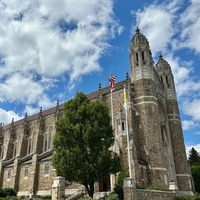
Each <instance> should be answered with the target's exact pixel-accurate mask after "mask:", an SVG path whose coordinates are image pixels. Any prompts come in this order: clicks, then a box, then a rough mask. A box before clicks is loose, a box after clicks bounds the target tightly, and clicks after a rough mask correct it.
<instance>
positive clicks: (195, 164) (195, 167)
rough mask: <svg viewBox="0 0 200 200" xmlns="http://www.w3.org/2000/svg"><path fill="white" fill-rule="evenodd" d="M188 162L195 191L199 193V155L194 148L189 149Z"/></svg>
mask: <svg viewBox="0 0 200 200" xmlns="http://www.w3.org/2000/svg"><path fill="white" fill-rule="evenodd" d="M188 161H189V163H190V165H191V172H192V177H193V180H194V186H195V190H196V192H198V193H200V155H199V153H198V152H197V151H196V150H195V148H192V149H190V151H189V158H188Z"/></svg>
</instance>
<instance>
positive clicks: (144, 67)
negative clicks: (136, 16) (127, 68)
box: [130, 28, 154, 83]
mask: <svg viewBox="0 0 200 200" xmlns="http://www.w3.org/2000/svg"><path fill="white" fill-rule="evenodd" d="M153 63H154V62H153V58H152V54H151V50H150V47H149V42H148V40H147V39H146V37H145V36H144V35H143V34H141V33H140V30H139V29H138V28H137V29H136V34H135V36H134V37H133V39H132V41H131V44H130V65H131V74H132V76H131V82H132V83H133V82H134V81H136V80H138V79H141V78H150V79H154V77H153Z"/></svg>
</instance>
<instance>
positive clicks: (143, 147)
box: [130, 28, 168, 186]
mask: <svg viewBox="0 0 200 200" xmlns="http://www.w3.org/2000/svg"><path fill="white" fill-rule="evenodd" d="M130 70H131V87H132V89H133V104H134V107H135V110H136V111H137V113H138V114H139V117H137V118H135V119H134V120H137V121H135V123H136V124H139V126H140V130H141V131H140V133H137V134H136V138H137V141H138V144H137V151H138V156H139V157H138V159H139V160H144V161H145V162H146V163H147V166H148V169H147V172H146V173H147V174H148V185H152V184H161V185H166V186H167V185H168V180H167V173H166V172H167V169H166V166H165V163H164V159H163V154H164V152H163V146H162V136H161V134H160V132H161V131H160V124H159V123H158V122H159V120H160V116H159V108H158V99H157V84H156V80H157V74H156V71H155V68H154V62H153V58H152V54H151V50H150V47H149V42H148V40H147V39H146V37H145V36H144V35H143V34H141V33H140V30H139V29H138V28H137V30H136V34H135V35H134V36H133V38H132V40H131V44H130Z"/></svg>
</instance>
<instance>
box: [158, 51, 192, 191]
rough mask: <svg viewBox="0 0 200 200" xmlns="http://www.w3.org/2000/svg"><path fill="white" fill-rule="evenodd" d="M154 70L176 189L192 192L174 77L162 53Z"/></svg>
mask: <svg viewBox="0 0 200 200" xmlns="http://www.w3.org/2000/svg"><path fill="white" fill-rule="evenodd" d="M156 72H157V73H158V75H159V78H160V81H161V82H162V83H163V86H164V91H165V102H166V111H167V123H168V127H169V132H170V138H171V145H172V152H173V159H174V165H175V174H176V180H177V185H178V189H179V190H180V191H181V192H184V193H186V194H193V192H192V184H191V182H192V181H191V180H192V179H191V177H190V171H189V166H188V162H187V157H186V151H185V145H184V138H183V131H182V125H181V119H180V113H179V108H178V101H177V97H176V89H175V84H174V77H173V74H172V70H171V67H170V65H169V63H168V62H167V61H166V60H165V59H163V57H162V55H160V58H159V60H158V62H157V64H156Z"/></svg>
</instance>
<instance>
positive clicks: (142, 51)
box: [142, 51, 144, 61]
mask: <svg viewBox="0 0 200 200" xmlns="http://www.w3.org/2000/svg"><path fill="white" fill-rule="evenodd" d="M142 61H144V51H142Z"/></svg>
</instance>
